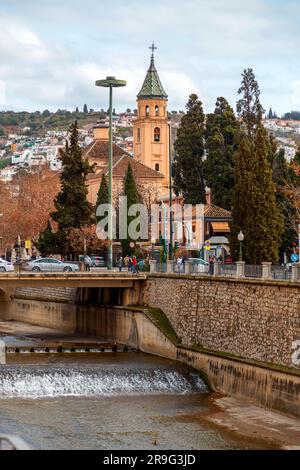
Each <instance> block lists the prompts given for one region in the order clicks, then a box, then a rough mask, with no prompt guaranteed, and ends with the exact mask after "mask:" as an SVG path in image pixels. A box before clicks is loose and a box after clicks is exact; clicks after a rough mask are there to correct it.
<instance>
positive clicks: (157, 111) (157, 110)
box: [155, 105, 159, 116]
mask: <svg viewBox="0 0 300 470" xmlns="http://www.w3.org/2000/svg"><path fill="white" fill-rule="evenodd" d="M155 116H159V107H158V106H157V105H155Z"/></svg>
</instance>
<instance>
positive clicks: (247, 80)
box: [236, 69, 264, 137]
mask: <svg viewBox="0 0 300 470" xmlns="http://www.w3.org/2000/svg"><path fill="white" fill-rule="evenodd" d="M242 77H243V79H242V83H241V87H240V88H239V90H238V93H239V95H242V98H240V99H239V100H238V102H237V106H236V109H237V113H238V115H239V116H240V117H241V119H242V125H243V127H244V128H245V130H246V133H247V135H248V137H251V136H253V135H254V133H255V130H256V129H257V127H258V126H260V124H261V120H262V116H263V112H264V109H263V107H262V105H261V104H260V101H259V95H260V90H259V86H258V83H257V81H256V79H255V75H254V73H253V70H252V69H245V70H244V72H243V73H242Z"/></svg>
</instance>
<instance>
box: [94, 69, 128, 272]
mask: <svg viewBox="0 0 300 470" xmlns="http://www.w3.org/2000/svg"><path fill="white" fill-rule="evenodd" d="M95 85H96V86H102V87H104V88H109V145H108V175H109V176H108V205H109V211H108V239H109V240H110V244H109V246H108V263H107V267H108V269H112V264H113V217H112V215H113V212H112V203H113V201H112V167H113V143H112V96H113V95H112V89H113V88H118V87H121V86H126V81H125V80H117V79H116V78H115V77H106V79H104V80H97V81H96V83H95Z"/></svg>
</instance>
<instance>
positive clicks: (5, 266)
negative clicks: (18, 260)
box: [0, 258, 14, 273]
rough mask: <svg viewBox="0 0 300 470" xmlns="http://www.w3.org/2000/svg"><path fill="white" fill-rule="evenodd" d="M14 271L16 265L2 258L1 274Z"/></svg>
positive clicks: (0, 262) (0, 261) (0, 263)
mask: <svg viewBox="0 0 300 470" xmlns="http://www.w3.org/2000/svg"><path fill="white" fill-rule="evenodd" d="M12 271H14V265H13V264H12V263H9V262H8V261H6V260H5V259H2V258H0V272H2V273H5V272H12Z"/></svg>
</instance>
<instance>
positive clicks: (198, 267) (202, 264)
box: [188, 258, 209, 273]
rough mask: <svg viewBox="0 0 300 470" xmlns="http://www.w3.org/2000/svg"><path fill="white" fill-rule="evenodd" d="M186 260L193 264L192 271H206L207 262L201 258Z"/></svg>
mask: <svg viewBox="0 0 300 470" xmlns="http://www.w3.org/2000/svg"><path fill="white" fill-rule="evenodd" d="M188 261H189V262H190V263H191V264H192V265H193V272H194V273H208V272H209V262H208V261H205V260H204V259H202V258H189V259H188Z"/></svg>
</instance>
